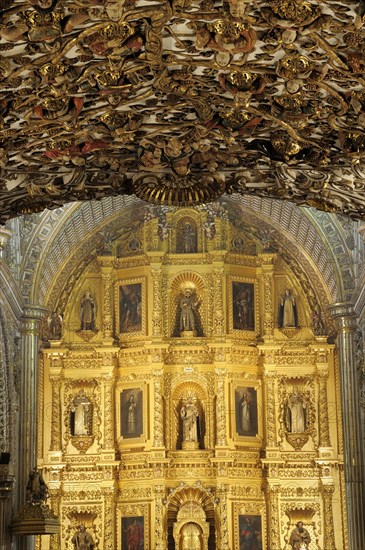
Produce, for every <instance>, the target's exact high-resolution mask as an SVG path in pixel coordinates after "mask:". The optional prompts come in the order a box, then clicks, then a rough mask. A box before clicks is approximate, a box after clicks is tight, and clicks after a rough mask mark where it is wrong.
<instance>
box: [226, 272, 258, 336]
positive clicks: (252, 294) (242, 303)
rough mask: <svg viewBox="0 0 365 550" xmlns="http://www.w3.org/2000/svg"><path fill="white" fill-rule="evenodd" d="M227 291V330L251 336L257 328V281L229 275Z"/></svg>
mask: <svg viewBox="0 0 365 550" xmlns="http://www.w3.org/2000/svg"><path fill="white" fill-rule="evenodd" d="M228 292H229V296H228V304H229V332H234V333H236V334H237V335H241V336H248V337H253V336H254V335H255V334H256V333H257V331H258V329H259V313H258V310H259V308H258V303H257V302H258V289H257V281H256V280H255V279H248V278H243V277H241V278H239V277H230V278H229V284H228Z"/></svg>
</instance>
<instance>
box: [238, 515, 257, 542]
mask: <svg viewBox="0 0 365 550" xmlns="http://www.w3.org/2000/svg"><path fill="white" fill-rule="evenodd" d="M238 528H239V550H262V548H263V545H262V522H261V516H250V515H244V516H243V515H242V516H241V515H240V516H238Z"/></svg>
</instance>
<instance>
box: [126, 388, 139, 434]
mask: <svg viewBox="0 0 365 550" xmlns="http://www.w3.org/2000/svg"><path fill="white" fill-rule="evenodd" d="M127 414H128V419H127V431H128V433H129V434H134V433H136V431H137V403H136V398H135V396H134V395H133V394H132V395H131V396H130V398H129V403H128V413H127Z"/></svg>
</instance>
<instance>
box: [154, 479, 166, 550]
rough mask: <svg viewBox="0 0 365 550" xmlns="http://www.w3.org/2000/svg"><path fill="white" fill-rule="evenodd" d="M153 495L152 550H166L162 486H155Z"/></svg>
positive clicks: (163, 490)
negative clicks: (153, 539) (153, 541)
mask: <svg viewBox="0 0 365 550" xmlns="http://www.w3.org/2000/svg"><path fill="white" fill-rule="evenodd" d="M154 495H155V518H154V520H155V521H154V533H155V534H154V536H155V545H154V549H155V550H166V548H167V534H166V529H164V526H163V515H164V506H163V499H164V498H165V487H164V486H163V485H156V486H155V487H154Z"/></svg>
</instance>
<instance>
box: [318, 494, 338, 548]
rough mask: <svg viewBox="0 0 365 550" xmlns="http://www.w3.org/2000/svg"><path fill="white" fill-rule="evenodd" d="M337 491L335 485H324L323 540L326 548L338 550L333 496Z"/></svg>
mask: <svg viewBox="0 0 365 550" xmlns="http://www.w3.org/2000/svg"><path fill="white" fill-rule="evenodd" d="M334 491H335V487H334V485H328V484H322V487H321V493H322V498H323V540H324V541H325V544H326V548H331V549H333V550H336V543H335V529H334V525H333V510H332V496H333V493H334Z"/></svg>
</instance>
